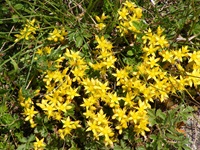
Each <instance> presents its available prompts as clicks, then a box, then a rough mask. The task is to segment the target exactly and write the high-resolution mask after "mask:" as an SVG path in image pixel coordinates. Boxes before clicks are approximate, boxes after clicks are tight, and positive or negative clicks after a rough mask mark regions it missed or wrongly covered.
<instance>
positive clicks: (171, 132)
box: [146, 105, 194, 150]
mask: <svg viewBox="0 0 200 150" xmlns="http://www.w3.org/2000/svg"><path fill="white" fill-rule="evenodd" d="M193 111H194V110H193V108H192V107H190V106H186V107H185V106H184V105H180V106H179V107H176V108H174V109H170V110H168V111H166V112H162V111H161V110H160V109H158V110H156V109H149V110H148V114H149V121H150V125H151V126H152V127H154V126H155V127H156V130H155V131H154V134H151V135H150V137H149V138H150V139H151V141H150V142H149V143H148V144H146V146H147V149H158V150H161V149H166V150H168V149H184V150H189V149H190V148H189V147H188V143H189V139H188V138H187V137H186V135H184V134H182V133H180V132H179V131H178V130H177V129H178V128H179V127H178V124H180V123H186V121H187V118H188V116H190V114H191V113H192V112H193Z"/></svg>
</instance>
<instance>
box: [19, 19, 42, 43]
mask: <svg viewBox="0 0 200 150" xmlns="http://www.w3.org/2000/svg"><path fill="white" fill-rule="evenodd" d="M35 22H36V20H35V19H33V20H31V21H30V20H27V23H26V24H25V26H24V29H23V30H20V33H19V34H15V37H17V38H16V39H15V42H18V41H20V40H22V39H25V40H29V39H34V38H35V37H34V34H36V30H37V29H38V28H39V26H38V25H35Z"/></svg>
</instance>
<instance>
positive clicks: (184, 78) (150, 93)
mask: <svg viewBox="0 0 200 150" xmlns="http://www.w3.org/2000/svg"><path fill="white" fill-rule="evenodd" d="M118 13H119V20H120V25H119V26H118V28H119V31H120V32H121V34H122V35H125V34H128V33H129V32H130V31H131V32H134V33H138V32H141V33H142V31H138V29H137V28H136V27H135V26H134V23H133V22H139V21H140V18H141V17H142V9H141V8H138V7H137V6H136V5H135V4H134V3H132V2H129V1H126V2H124V3H123V7H122V8H121V9H120V10H119V11H118ZM106 18H107V17H106V16H105V14H102V16H101V17H96V20H97V22H98V23H99V24H100V23H103V21H104V20H105V19H106ZM97 27H98V28H99V30H102V29H103V28H104V25H102V24H101V25H98V26H97ZM163 31H164V30H163V29H162V28H161V27H158V28H157V30H156V32H155V33H154V32H152V30H151V29H148V31H146V32H144V36H143V37H142V40H143V43H141V44H143V45H142V46H143V48H142V51H143V56H142V58H143V61H142V63H140V64H139V65H138V66H128V65H127V66H124V67H121V66H120V65H119V64H120V63H118V62H117V58H116V57H115V55H114V53H113V44H112V43H111V42H110V41H109V40H107V39H105V37H104V36H101V37H99V36H97V35H96V36H95V40H96V43H97V46H96V48H95V50H96V51H95V52H94V53H93V54H94V55H93V56H92V59H91V61H90V62H88V61H86V60H85V59H84V57H83V55H82V54H81V52H79V51H77V52H75V51H72V50H69V49H66V51H65V52H63V54H62V55H60V56H59V58H58V59H57V60H55V67H56V69H55V70H47V71H46V72H45V73H44V78H43V81H44V83H45V87H46V93H44V94H43V98H42V99H41V100H38V102H37V103H36V105H37V106H39V107H40V108H41V109H42V110H43V112H44V113H45V114H46V115H47V117H48V119H49V120H56V121H57V122H60V123H61V124H62V128H61V129H58V133H59V135H60V137H61V138H62V139H64V138H65V136H67V135H70V134H72V131H73V130H76V129H77V128H80V127H81V125H80V124H81V121H80V120H77V119H76V116H74V115H70V111H72V110H74V109H75V108H74V107H77V108H76V109H79V110H81V111H82V110H84V112H83V113H82V114H83V115H84V117H85V120H84V121H85V123H86V128H87V129H86V131H87V132H88V134H92V135H93V137H94V139H95V140H103V141H104V143H105V145H106V146H107V145H109V146H113V143H114V142H116V139H117V138H116V136H117V135H118V134H122V133H123V132H124V130H125V129H127V128H129V127H133V132H134V133H136V135H138V136H139V135H142V136H145V132H148V131H150V129H149V128H148V125H149V121H148V115H147V109H148V108H151V106H150V102H154V100H155V99H156V100H160V101H161V102H163V101H166V100H167V99H168V98H169V96H170V94H176V93H177V91H183V90H185V89H186V88H187V87H193V86H194V87H195V88H197V87H198V86H199V85H200V80H198V78H197V77H199V76H200V63H199V59H200V52H196V51H194V52H192V53H190V52H189V50H188V47H187V46H185V47H181V48H179V49H178V50H169V43H168V41H167V40H166V38H165V36H164V35H163ZM65 35H66V32H65V29H64V28H63V29H61V30H58V29H54V31H53V32H52V33H50V34H49V38H48V40H53V41H55V42H57V41H63V40H64V36H65ZM50 52H51V48H50V47H44V48H41V49H38V51H37V52H36V53H37V54H38V57H39V55H42V54H49V53H50ZM93 58H95V59H93ZM117 63H118V65H116V64H117ZM185 64H187V65H185ZM133 68H136V69H133ZM173 68H175V69H174V70H173ZM77 99H78V100H77ZM19 101H20V104H21V106H23V107H24V115H25V116H26V118H25V120H26V121H29V122H30V124H31V127H35V126H36V124H35V123H34V121H33V119H34V115H35V114H36V113H38V112H37V111H35V108H34V105H33V101H32V100H31V99H30V98H28V99H25V98H24V97H23V95H22V91H21V90H20V91H19ZM77 101H79V103H80V101H81V104H80V106H77V105H79V103H78V102H77ZM106 108H108V109H109V110H110V111H111V112H107V109H106ZM115 130H117V131H118V133H116V132H114V131H115ZM37 142H38V144H39V140H37ZM36 146H37V144H36Z"/></svg>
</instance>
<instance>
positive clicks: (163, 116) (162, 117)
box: [156, 109, 166, 120]
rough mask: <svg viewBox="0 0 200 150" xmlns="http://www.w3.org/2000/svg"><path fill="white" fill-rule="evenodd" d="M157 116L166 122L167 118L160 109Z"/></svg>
mask: <svg viewBox="0 0 200 150" xmlns="http://www.w3.org/2000/svg"><path fill="white" fill-rule="evenodd" d="M156 116H157V117H160V118H161V119H162V120H165V118H166V114H165V113H164V112H162V111H161V110H160V109H158V110H157V111H156Z"/></svg>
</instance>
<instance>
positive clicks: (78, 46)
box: [76, 36, 83, 48]
mask: <svg viewBox="0 0 200 150" xmlns="http://www.w3.org/2000/svg"><path fill="white" fill-rule="evenodd" d="M82 45H83V38H82V37H81V36H78V37H77V38H76V47H77V48H80V47H81V46H82Z"/></svg>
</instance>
